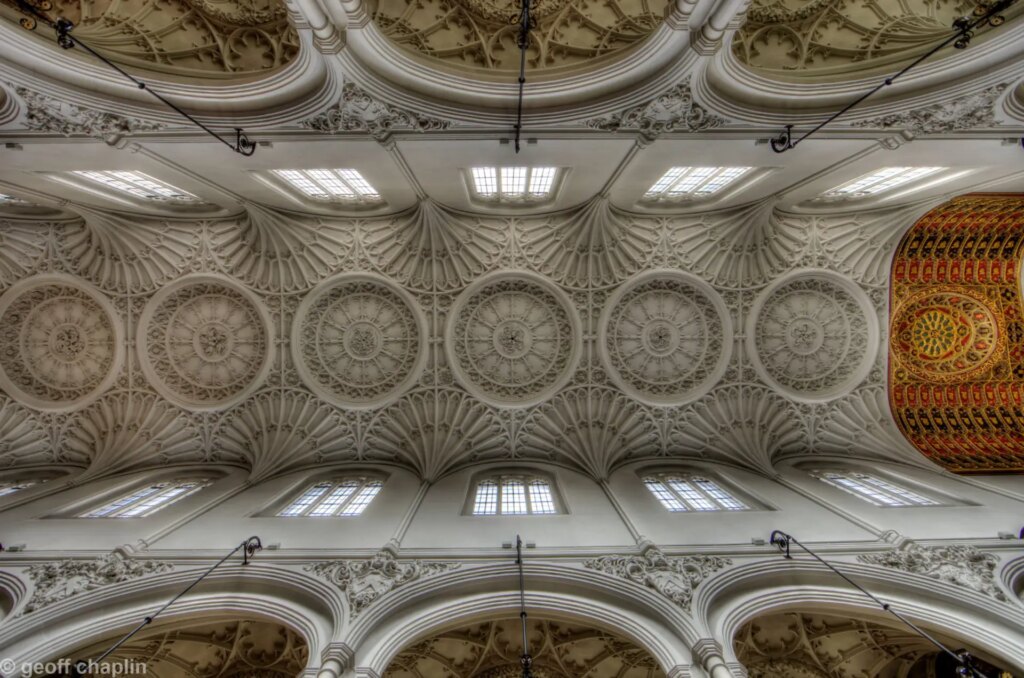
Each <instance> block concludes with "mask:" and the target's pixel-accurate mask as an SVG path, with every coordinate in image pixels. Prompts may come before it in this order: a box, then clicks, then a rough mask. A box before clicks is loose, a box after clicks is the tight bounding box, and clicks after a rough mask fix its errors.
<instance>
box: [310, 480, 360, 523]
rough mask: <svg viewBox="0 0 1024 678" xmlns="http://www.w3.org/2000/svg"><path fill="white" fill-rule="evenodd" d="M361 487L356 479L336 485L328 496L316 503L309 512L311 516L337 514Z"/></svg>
mask: <svg viewBox="0 0 1024 678" xmlns="http://www.w3.org/2000/svg"><path fill="white" fill-rule="evenodd" d="M358 487H359V483H358V482H356V481H355V480H346V481H345V482H343V483H341V484H339V485H338V486H337V487H335V488H334V489H333V490H332V491H331V493H330V494H329V495H327V498H326V499H324V500H323V501H321V502H320V503H319V504H317V505H316V508H315V509H313V510H312V511H310V512H309V515H311V516H333V515H337V513H338V511H339V510H340V509H341V507H342V506H343V505H344V504H345V502H346V501H348V498H349V497H351V496H352V495H353V494H354V493H355V491H356V488H358Z"/></svg>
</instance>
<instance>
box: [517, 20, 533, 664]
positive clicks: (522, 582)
mask: <svg viewBox="0 0 1024 678" xmlns="http://www.w3.org/2000/svg"><path fill="white" fill-rule="evenodd" d="M526 1H527V2H529V0H526ZM516 565H518V566H519V620H520V621H521V622H522V626H523V656H522V657H520V658H519V661H520V662H521V663H522V665H523V678H533V657H531V656H530V644H529V640H528V639H527V637H526V579H525V578H524V577H523V540H522V539H520V538H519V535H518V534H517V535H516Z"/></svg>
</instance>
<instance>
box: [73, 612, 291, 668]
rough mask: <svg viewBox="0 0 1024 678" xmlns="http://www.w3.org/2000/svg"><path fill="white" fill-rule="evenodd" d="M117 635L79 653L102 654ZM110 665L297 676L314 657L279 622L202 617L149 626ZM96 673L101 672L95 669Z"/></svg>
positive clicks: (80, 654) (88, 655)
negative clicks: (138, 665) (134, 664)
mask: <svg viewBox="0 0 1024 678" xmlns="http://www.w3.org/2000/svg"><path fill="white" fill-rule="evenodd" d="M115 640H116V638H108V639H104V641H103V642H102V643H98V644H96V645H94V646H92V647H89V648H82V649H79V650H77V651H76V652H75V653H74V656H75V658H76V659H77V658H88V657H97V656H99V655H100V654H101V653H102V652H104V651H105V650H106V649H107V648H109V647H110V645H111V644H112V643H113V642H114V641H115ZM106 661H109V662H110V663H111V666H113V665H115V664H119V665H125V664H126V663H127V665H128V666H132V664H130V663H128V662H139V663H144V664H145V665H146V671H145V673H146V674H148V675H153V676H175V677H176V678H214V677H221V678H295V676H298V675H301V674H302V672H303V669H304V668H305V667H306V664H307V663H308V661H309V647H308V645H307V644H306V640H305V639H304V638H303V637H302V635H300V634H299V633H296V632H295V631H293V630H292V629H290V628H288V627H286V626H282V625H281V624H278V623H275V622H267V621H257V620H252V619H241V620H237V619H233V620H230V621H216V622H206V623H203V619H202V617H199V618H195V617H192V618H188V619H185V620H182V621H177V622H166V623H162V624H160V623H158V624H155V625H154V626H148V627H146V628H145V629H144V630H142V631H140V632H139V634H138V635H136V636H134V637H133V638H132V639H131V640H130V641H128V642H127V643H125V644H124V645H122V646H121V647H119V648H118V649H117V650H116V651H115V652H114V653H113V654H111V655H110V656H109V657H107V660H106ZM93 675H97V674H93Z"/></svg>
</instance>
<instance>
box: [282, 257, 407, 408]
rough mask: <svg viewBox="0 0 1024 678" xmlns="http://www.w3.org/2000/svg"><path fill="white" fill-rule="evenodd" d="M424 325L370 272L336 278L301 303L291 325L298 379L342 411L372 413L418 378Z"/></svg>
mask: <svg viewBox="0 0 1024 678" xmlns="http://www.w3.org/2000/svg"><path fill="white" fill-rule="evenodd" d="M426 345H427V337H426V322H425V321H424V319H423V315H422V313H421V312H420V311H419V306H418V305H417V303H416V301H415V299H413V298H412V297H411V296H410V295H409V293H408V292H405V291H404V290H402V289H401V288H399V287H397V286H395V285H394V284H392V283H391V282H389V281H388V280H387V279H385V278H383V277H380V276H376V275H372V274H369V273H354V274H346V275H340V276H336V277H334V278H331V279H329V280H326V281H324V282H323V283H321V284H320V285H318V286H317V287H316V288H315V289H314V290H313V291H312V292H310V294H309V295H308V296H307V297H306V298H305V299H303V301H302V304H301V305H300V306H299V310H298V312H297V314H296V320H295V324H294V325H293V326H292V357H293V359H294V361H295V365H296V367H297V369H298V371H299V375H300V376H301V377H302V380H303V381H304V382H305V383H306V385H307V386H309V387H310V388H311V389H312V390H313V391H315V392H316V393H317V394H318V395H320V396H321V397H323V398H324V399H326V400H328V401H330V402H332V403H334V404H336V405H340V406H343V407H376V406H379V405H383V404H385V403H387V402H389V401H391V400H393V399H394V398H397V397H398V396H400V395H401V394H402V392H403V391H405V390H406V389H407V388H408V387H409V386H410V385H411V384H412V383H413V382H415V381H416V379H417V378H418V377H419V374H420V372H421V371H422V369H423V364H424V361H425V359H426Z"/></svg>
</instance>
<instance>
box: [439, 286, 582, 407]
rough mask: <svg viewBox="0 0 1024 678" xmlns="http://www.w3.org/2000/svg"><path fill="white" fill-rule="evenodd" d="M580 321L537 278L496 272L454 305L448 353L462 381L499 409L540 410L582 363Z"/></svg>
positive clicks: (557, 292) (566, 301) (560, 297)
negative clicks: (536, 406) (530, 407)
mask: <svg viewBox="0 0 1024 678" xmlns="http://www.w3.org/2000/svg"><path fill="white" fill-rule="evenodd" d="M580 335H581V332H580V320H579V317H578V316H577V315H576V313H575V311H574V310H573V308H572V303H571V302H570V301H569V299H568V298H567V297H566V295H565V293H564V292H562V291H561V290H559V289H558V288H557V287H555V285H553V284H552V283H551V282H549V281H547V280H546V279H544V278H541V277H539V276H532V275H528V274H523V273H509V272H498V273H494V274H492V275H489V276H486V277H484V278H481V279H480V280H478V281H477V282H476V283H474V284H473V285H471V286H470V287H469V288H467V289H466V290H465V291H464V292H463V293H462V294H461V295H459V298H458V299H456V301H455V305H454V306H453V308H452V311H451V314H450V316H449V320H448V328H447V341H446V342H445V349H446V350H447V353H448V360H449V362H450V363H451V365H452V368H453V371H454V372H455V375H456V377H457V378H458V380H459V381H460V382H461V383H462V385H463V386H465V387H466V389H468V390H469V391H471V392H472V393H473V394H474V395H476V396H478V397H479V398H481V399H482V400H485V401H488V402H491V403H493V404H497V405H506V406H526V405H533V404H536V403H538V402H540V401H542V400H544V399H546V398H548V397H550V396H551V394H553V393H554V392H556V391H557V390H558V389H560V388H562V387H563V386H564V385H565V384H566V382H568V380H569V379H570V377H571V376H572V373H573V370H574V369H575V368H576V363H577V362H578V361H579V354H580V349H579V344H580Z"/></svg>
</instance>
